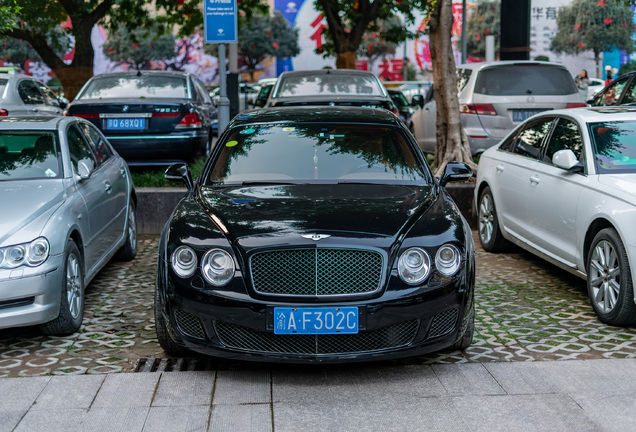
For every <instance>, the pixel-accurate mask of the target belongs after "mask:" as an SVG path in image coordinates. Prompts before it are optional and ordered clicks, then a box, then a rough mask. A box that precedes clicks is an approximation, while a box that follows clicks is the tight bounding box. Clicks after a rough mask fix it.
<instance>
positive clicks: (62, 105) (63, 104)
mask: <svg viewBox="0 0 636 432" xmlns="http://www.w3.org/2000/svg"><path fill="white" fill-rule="evenodd" d="M57 103H59V104H60V108H62V109H63V108H66V107H68V104H69V103H70V102H69V101H68V99H66V98H65V97H64V96H59V97H58V98H57Z"/></svg>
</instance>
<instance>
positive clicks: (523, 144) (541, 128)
mask: <svg viewBox="0 0 636 432" xmlns="http://www.w3.org/2000/svg"><path fill="white" fill-rule="evenodd" d="M553 122H554V118H553V117H547V118H546V117H543V118H540V119H537V120H533V121H530V122H528V124H527V125H526V127H525V128H523V130H521V131H520V132H519V133H518V134H517V135H516V136H515V139H514V140H513V142H512V143H511V145H510V147H509V149H508V151H510V152H511V153H514V154H518V155H520V156H524V157H528V158H531V159H539V156H540V154H541V146H542V144H543V142H544V140H545V137H546V135H548V133H549V132H550V128H551V127H552V123H553Z"/></svg>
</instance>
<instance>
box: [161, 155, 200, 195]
mask: <svg viewBox="0 0 636 432" xmlns="http://www.w3.org/2000/svg"><path fill="white" fill-rule="evenodd" d="M164 177H165V178H166V180H169V181H173V182H183V183H185V184H186V186H187V188H188V190H192V188H193V187H194V182H193V181H192V174H191V173H190V168H188V164H187V163H183V162H181V163H176V164H172V165H170V166H169V167H168V169H167V170H166V172H165V174H164Z"/></svg>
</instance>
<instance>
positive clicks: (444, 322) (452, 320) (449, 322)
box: [428, 308, 459, 339]
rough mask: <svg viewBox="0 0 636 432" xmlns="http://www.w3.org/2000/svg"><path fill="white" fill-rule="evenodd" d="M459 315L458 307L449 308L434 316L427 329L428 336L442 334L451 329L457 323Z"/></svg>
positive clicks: (432, 336)
mask: <svg viewBox="0 0 636 432" xmlns="http://www.w3.org/2000/svg"><path fill="white" fill-rule="evenodd" d="M458 317H459V309H457V308H455V309H449V310H446V311H444V312H442V313H440V314H438V315H436V316H435V318H434V319H433V323H432V324H431V328H430V330H429V331H428V337H429V339H430V338H434V337H438V336H443V335H445V334H448V333H450V332H452V331H453V329H454V328H455V326H456V325H457V318H458Z"/></svg>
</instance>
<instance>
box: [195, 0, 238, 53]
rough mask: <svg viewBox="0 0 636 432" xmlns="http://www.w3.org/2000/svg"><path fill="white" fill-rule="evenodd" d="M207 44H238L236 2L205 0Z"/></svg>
mask: <svg viewBox="0 0 636 432" xmlns="http://www.w3.org/2000/svg"><path fill="white" fill-rule="evenodd" d="M203 8H204V13H203V15H204V16H203V26H204V33H205V42H206V43H234V42H238V32H237V27H238V26H237V15H238V14H237V6H236V0H204V1H203Z"/></svg>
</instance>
